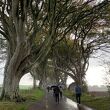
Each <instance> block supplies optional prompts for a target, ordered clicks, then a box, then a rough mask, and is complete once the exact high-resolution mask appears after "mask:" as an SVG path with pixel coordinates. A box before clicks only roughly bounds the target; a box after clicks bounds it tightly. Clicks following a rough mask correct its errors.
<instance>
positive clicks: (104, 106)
mask: <svg viewBox="0 0 110 110" xmlns="http://www.w3.org/2000/svg"><path fill="white" fill-rule="evenodd" d="M64 95H65V96H67V97H68V98H70V99H72V100H74V101H75V94H74V93H72V92H71V91H68V90H65V92H64ZM81 103H82V104H84V105H87V106H89V107H91V108H94V109H96V110H110V98H108V97H93V96H90V95H89V94H82V96H81Z"/></svg>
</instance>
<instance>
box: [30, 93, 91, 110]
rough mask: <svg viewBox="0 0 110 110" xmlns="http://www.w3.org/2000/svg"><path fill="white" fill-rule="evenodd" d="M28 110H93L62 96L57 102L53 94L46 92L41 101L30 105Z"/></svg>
mask: <svg viewBox="0 0 110 110" xmlns="http://www.w3.org/2000/svg"><path fill="white" fill-rule="evenodd" d="M28 110H93V109H91V108H88V107H86V106H84V105H81V104H77V103H76V102H73V101H72V100H70V99H68V98H65V97H63V98H62V99H61V100H60V103H59V104H57V103H56V102H55V100H54V97H53V94H52V93H51V92H50V93H46V96H45V98H44V100H43V101H41V102H38V103H35V104H33V105H32V106H30V108H29V109H28Z"/></svg>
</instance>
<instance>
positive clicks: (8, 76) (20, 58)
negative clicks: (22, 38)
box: [1, 42, 29, 101]
mask: <svg viewBox="0 0 110 110" xmlns="http://www.w3.org/2000/svg"><path fill="white" fill-rule="evenodd" d="M24 44H26V43H25V42H23V43H22V44H19V45H18V46H17V48H16V50H15V52H14V54H13V55H12V56H11V57H10V50H8V51H9V53H8V58H7V63H6V65H5V71H4V82H3V91H2V95H1V99H6V100H11V101H13V100H14V101H22V98H21V97H20V95H19V81H20V79H21V77H22V76H23V75H24V74H25V73H23V70H24V68H25V67H26V62H25V58H26V56H27V55H28V54H27V53H28V50H29V47H28V46H26V45H24ZM27 47H28V48H27ZM24 62H25V63H24Z"/></svg>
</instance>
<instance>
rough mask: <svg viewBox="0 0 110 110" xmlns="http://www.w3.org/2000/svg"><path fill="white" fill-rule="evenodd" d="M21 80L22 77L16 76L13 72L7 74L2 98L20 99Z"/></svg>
mask: <svg viewBox="0 0 110 110" xmlns="http://www.w3.org/2000/svg"><path fill="white" fill-rule="evenodd" d="M19 81H20V77H18V76H14V75H13V74H12V75H10V74H5V77H4V84H3V91H2V98H3V99H6V100H7V99H8V100H15V101H18V100H20V99H19V98H20V96H19Z"/></svg>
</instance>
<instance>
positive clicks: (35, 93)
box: [0, 88, 44, 110]
mask: <svg viewBox="0 0 110 110" xmlns="http://www.w3.org/2000/svg"><path fill="white" fill-rule="evenodd" d="M20 94H21V95H22V96H23V97H24V98H25V99H26V102H23V103H15V102H6V101H5V102H4V101H2V102H0V110H27V109H28V107H29V105H30V104H32V103H33V102H35V101H39V100H41V99H42V98H43V96H44V92H43V90H41V89H39V88H37V89H35V90H21V91H20Z"/></svg>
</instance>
